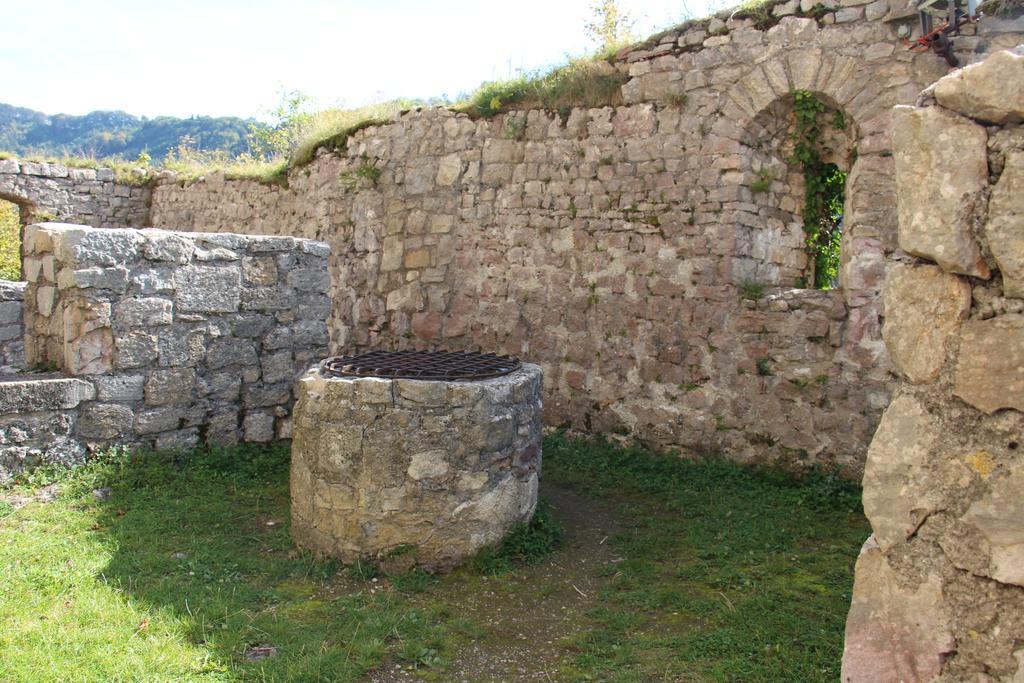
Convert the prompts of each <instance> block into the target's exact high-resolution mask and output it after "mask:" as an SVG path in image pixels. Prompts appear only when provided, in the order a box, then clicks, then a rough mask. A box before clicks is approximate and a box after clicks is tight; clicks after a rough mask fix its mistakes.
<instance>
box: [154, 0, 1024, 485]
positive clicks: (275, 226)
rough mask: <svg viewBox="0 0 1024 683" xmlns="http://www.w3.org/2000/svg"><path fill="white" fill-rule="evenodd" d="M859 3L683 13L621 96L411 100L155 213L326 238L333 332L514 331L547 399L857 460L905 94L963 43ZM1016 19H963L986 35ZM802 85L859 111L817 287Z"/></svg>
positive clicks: (973, 40) (634, 69)
mask: <svg viewBox="0 0 1024 683" xmlns="http://www.w3.org/2000/svg"><path fill="white" fill-rule="evenodd" d="M895 4H896V3H894V8H893V9H895ZM900 4H901V8H902V3H900ZM843 5H844V7H843V8H841V9H839V10H838V11H836V12H834V13H830V14H828V15H826V16H825V17H822V18H821V19H820V21H815V20H814V19H811V18H802V17H796V16H785V17H783V18H782V19H781V21H779V23H777V24H776V25H774V26H772V27H771V28H768V29H767V30H759V29H758V28H756V27H755V26H754V22H753V21H752V20H750V19H731V20H729V21H722V20H718V19H716V20H714V21H712V22H710V23H708V22H704V23H700V24H695V25H692V26H690V27H689V28H687V29H685V30H681V31H677V32H674V33H672V34H666V36H665V37H664V38H662V39H661V41H660V42H658V43H657V44H656V45H653V44H652V45H651V46H649V49H648V48H644V49H639V50H635V51H633V52H631V53H629V54H626V55H623V56H622V57H621V60H620V61H619V63H618V67H617V68H619V69H620V70H621V71H623V72H624V73H625V74H626V75H627V76H628V80H627V81H626V83H625V85H624V86H623V88H622V94H623V98H624V100H625V104H624V105H622V106H618V107H606V108H599V109H572V110H568V111H563V112H545V111H529V112H513V113H509V114H506V115H503V116H499V117H496V118H495V119H492V120H477V121H474V120H471V119H470V118H468V117H466V116H464V115H456V114H454V113H452V112H449V111H446V110H437V109H435V110H426V111H417V112H410V113H408V114H406V115H404V116H402V117H401V118H400V119H399V120H397V121H396V122H395V123H393V124H389V125H384V126H378V127H373V128H369V129H366V130H363V131H360V132H359V133H357V134H356V135H355V136H353V137H352V138H351V139H350V140H349V141H348V145H347V149H346V150H345V151H343V152H326V151H325V152H321V153H320V154H319V155H318V156H317V158H316V159H315V160H314V162H313V163H311V164H309V165H308V166H305V167H303V168H299V169H294V170H293V171H292V172H291V173H290V175H289V178H288V181H289V183H288V187H287V188H284V187H279V186H265V185H261V184H259V183H256V182H253V181H237V180H236V181H228V180H225V179H224V178H223V177H221V176H217V175H214V176H211V177H209V178H206V179H205V180H202V181H199V182H192V183H174V182H164V183H162V184H159V185H158V186H157V187H156V188H155V190H154V195H153V208H152V219H153V223H154V224H155V225H158V226H160V225H165V226H175V227H182V228H185V229H195V230H228V231H245V232H253V233H257V234H279V233H285V234H294V235H298V236H304V237H312V238H315V239H323V240H325V241H327V242H329V243H330V244H331V246H332V256H331V259H332V260H331V269H332V274H333V278H334V282H335V289H334V295H333V305H334V308H333V311H332V317H331V322H330V327H331V335H332V346H333V349H334V350H336V351H337V350H340V349H343V348H345V349H351V348H366V347H371V346H373V347H376V346H385V347H405V346H425V345H431V344H433V345H443V346H445V347H448V348H473V349H475V348H477V347H483V348H485V349H488V350H496V351H501V352H507V353H513V354H516V355H519V356H522V357H523V358H526V359H528V360H531V361H533V362H537V363H538V364H540V365H541V366H542V367H543V368H544V375H545V411H546V419H547V421H548V422H549V423H552V424H559V423H563V422H571V423H572V424H573V425H574V426H576V427H578V428H587V429H594V430H600V431H614V432H628V433H630V434H632V435H633V436H634V437H636V438H638V439H639V440H641V441H643V442H645V443H647V444H649V445H651V446H654V447H658V448H684V449H689V450H701V451H715V452H720V453H723V454H725V455H727V456H728V457H731V458H734V459H737V460H741V461H755V460H757V461H783V462H786V463H789V464H792V465H794V466H806V465H811V464H827V465H830V466H836V467H838V468H840V469H842V470H844V471H845V472H847V473H848V474H851V475H857V474H858V473H859V471H860V467H861V466H862V463H863V457H864V452H865V450H866V446H867V443H868V441H869V439H870V436H871V434H872V432H873V431H874V428H875V426H876V425H877V421H878V417H879V415H880V413H881V410H882V409H883V408H884V407H885V405H886V404H887V403H888V400H889V394H890V391H891V380H892V373H891V365H890V363H889V360H888V356H887V354H886V351H885V346H884V344H883V342H882V339H881V336H880V327H881V300H880V295H879V287H880V283H881V282H882V279H883V277H884V275H885V271H886V267H887V265H886V264H887V257H888V255H889V254H891V253H892V252H893V251H894V250H895V249H896V248H897V239H896V199H895V194H894V192H893V189H892V175H893V158H892V152H891V143H890V113H889V112H890V109H891V107H892V106H893V105H896V104H900V103H911V102H913V101H914V100H915V98H916V97H917V94H918V93H919V92H920V90H921V89H922V88H923V87H925V86H926V85H927V84H928V83H931V82H933V81H934V80H935V79H936V78H938V77H939V76H941V75H942V74H944V73H945V72H946V70H947V67H946V65H945V62H944V61H943V60H941V59H940V58H938V57H936V56H935V55H932V54H913V53H910V52H908V51H906V50H905V49H903V48H902V47H901V46H900V45H899V43H898V40H897V37H896V31H897V28H898V26H899V25H901V23H902V24H903V25H908V26H909V25H912V24H913V23H914V21H915V19H914V17H913V15H908V16H906V17H905V18H904V19H896V20H894V21H886V20H885V19H886V18H890V19H891V18H892V16H890V15H892V14H893V12H890V11H889V10H890V8H889V6H888V4H887V3H886V2H885V1H884V0H880V1H879V2H874V3H871V4H868V3H858V2H844V3H843ZM775 11H776V12H777V13H779V14H786V13H793V12H795V11H797V5H796V3H789V4H788V5H786V6H783V5H779V6H776V8H775ZM715 22H717V24H716V23H715ZM990 26H992V25H990ZM983 30H987V29H983ZM1020 40H1021V37H1020V36H1019V35H1017V36H1011V35H1003V34H998V33H994V34H992V35H988V36H976V37H965V38H962V39H960V40H959V41H958V45H959V46H960V47H961V48H962V50H961V58H962V59H964V60H971V59H974V58H975V56H974V52H975V51H978V52H984V51H986V50H991V49H995V48H997V47H998V46H999V45H1002V44H1016V42H1019V41H1020ZM795 90H809V91H811V92H813V93H814V94H815V95H816V96H817V97H818V98H819V99H820V100H822V101H823V102H824V103H825V104H826V105H827V106H828V107H829V113H830V114H835V113H837V112H838V114H839V118H838V119H837V120H839V119H841V120H842V121H843V122H844V125H843V126H842V130H839V128H840V127H839V126H836V127H835V130H832V131H831V132H830V135H829V136H827V137H828V141H827V142H828V144H831V145H832V146H833V147H834V149H831V150H828V154H829V155H830V159H831V160H833V161H834V162H835V163H837V165H839V166H840V167H841V168H844V169H845V170H848V171H849V173H850V175H849V179H848V182H847V199H846V214H845V217H844V240H843V254H842V258H843V266H842V272H841V288H840V289H839V290H838V291H833V292H821V291H814V290H806V289H799V288H798V286H799V285H800V284H801V280H802V279H803V280H805V279H806V277H805V275H806V265H807V255H806V253H805V249H804V246H803V245H804V234H803V230H802V221H801V219H800V213H801V207H802V204H803V178H802V175H801V173H800V172H799V170H798V169H794V168H793V167H792V165H791V164H790V163H789V159H788V156H789V151H788V150H790V149H791V147H789V148H788V147H787V142H788V140H789V135H790V133H791V132H792V124H793V111H792V108H793V102H792V93H793V92H794V91H795ZM371 166H372V167H375V168H376V169H378V170H379V178H378V179H377V180H375V181H374V180H372V179H371V178H373V177H374V176H375V175H377V172H368V170H369V169H368V168H367V167H371ZM766 177H767V178H769V179H770V185H769V187H768V188H767V190H766V191H756V192H755V191H754V190H753V189H752V186H753V185H754V184H755V183H756V182H757V181H758V180H763V179H764V178H766ZM758 288H764V289H765V291H766V292H767V294H768V296H766V297H762V298H760V299H756V296H755V295H752V294H750V293H751V292H756V291H757V289H758ZM744 293H746V294H747V295H748V296H755V299H756V300H755V299H750V298H748V299H745V298H744V296H743V295H744Z"/></svg>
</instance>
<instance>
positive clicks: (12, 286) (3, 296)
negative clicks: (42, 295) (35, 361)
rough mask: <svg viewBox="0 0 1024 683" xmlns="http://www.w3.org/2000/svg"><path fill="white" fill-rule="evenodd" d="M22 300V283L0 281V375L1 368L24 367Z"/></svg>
mask: <svg viewBox="0 0 1024 683" xmlns="http://www.w3.org/2000/svg"><path fill="white" fill-rule="evenodd" d="M24 298H25V283H24V282H6V281H3V280H0V374H3V373H4V370H3V369H2V367H7V368H11V369H17V368H22V367H24V365H25V340H24V335H25V325H24V322H23V320H22V301H23V300H24Z"/></svg>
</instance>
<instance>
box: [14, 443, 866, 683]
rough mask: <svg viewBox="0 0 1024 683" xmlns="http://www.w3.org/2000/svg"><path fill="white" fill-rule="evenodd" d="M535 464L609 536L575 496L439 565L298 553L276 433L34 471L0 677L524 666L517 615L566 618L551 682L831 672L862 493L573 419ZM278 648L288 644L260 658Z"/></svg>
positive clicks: (18, 494)
mask: <svg viewBox="0 0 1024 683" xmlns="http://www.w3.org/2000/svg"><path fill="white" fill-rule="evenodd" d="M544 459H545V461H544V470H545V475H544V476H545V483H544V486H551V485H553V484H556V485H558V486H561V487H566V488H567V489H568V490H572V491H576V492H577V493H576V494H575V495H577V496H579V497H580V500H583V501H591V502H588V503H586V505H589V506H595V507H594V509H595V510H596V509H600V510H602V511H604V512H602V514H611V515H614V518H615V520H616V521H615V528H614V530H612V531H610V532H609V535H608V537H607V538H600V537H599V538H597V539H596V540H595V541H594V542H593V543H592V544H588V545H586V546H583V547H581V546H580V545H579V544H578V539H577V541H573V540H572V539H573V538H574V536H573V534H574V529H573V528H571V527H566V528H565V535H566V544H565V546H563V547H559V546H558V545H557V544H558V542H559V541H560V540H561V537H562V532H561V530H560V529H559V527H560V526H562V525H561V524H560V522H559V519H558V516H559V515H561V514H566V511H565V509H564V508H562V507H555V508H553V509H545V512H544V514H543V516H542V519H541V520H540V521H539V522H538V523H536V524H534V525H531V527H530V528H526V527H524V528H522V529H520V530H519V531H518V532H517V533H516V534H514V535H513V537H512V538H511V539H510V541H509V542H508V543H507V544H505V545H504V546H503V547H501V548H499V549H498V550H497V552H491V554H489V555H487V554H485V555H483V556H482V557H481V559H480V561H479V562H477V563H469V564H468V565H467V566H465V567H463V568H462V569H460V570H458V571H456V572H455V573H454V574H452V575H449V576H444V577H431V576H429V575H426V574H424V573H422V572H409V573H406V574H400V575H388V574H385V573H384V572H382V571H381V570H380V569H378V568H376V567H374V566H373V565H361V566H358V567H356V566H353V567H350V568H347V569H346V568H344V567H342V566H340V565H339V564H338V563H336V562H334V561H332V560H328V559H317V558H315V557H313V556H311V555H309V554H306V553H303V552H299V551H297V550H295V549H294V547H293V546H292V544H291V539H290V534H289V529H288V520H289V499H288V451H287V449H286V448H281V447H272V448H251V447H246V448H236V449H230V450H213V451H200V452H197V453H195V454H192V455H191V456H190V457H189V458H188V459H187V460H183V459H181V458H180V457H175V456H173V455H170V454H148V455H146V456H144V457H141V458H138V457H137V458H130V457H129V456H127V455H126V454H123V453H117V452H114V453H109V454H107V455H105V456H103V457H102V458H101V459H99V460H98V461H96V462H94V463H93V464H91V465H88V466H86V467H84V468H83V469H80V470H78V471H77V472H76V473H74V474H71V475H69V474H66V473H54V472H48V471H41V472H39V473H37V474H35V475H33V476H32V477H31V478H29V479H27V480H26V481H25V482H23V483H22V484H21V485H19V486H17V487H15V488H13V489H8V490H6V491H5V490H3V489H0V538H3V539H4V541H3V542H2V543H0V624H3V626H4V627H3V628H2V629H0V652H3V656H2V657H0V680H3V681H11V682H12V683H17V682H19V681H26V682H28V681H32V682H35V681H40V680H52V681H58V680H76V681H78V680H80V681H108V680H175V681H179V680H180V681H237V680H261V681H262V680H266V681H271V680H275V681H316V680H331V681H356V680H366V676H367V674H368V673H369V672H371V671H375V670H376V671H382V672H384V673H385V674H387V673H388V672H390V671H392V670H394V669H395V668H396V667H401V669H402V670H403V674H402V675H403V676H413V677H416V678H422V679H425V680H459V679H466V680H485V679H489V678H488V677H486V676H476V675H474V673H473V672H472V671H471V670H470V671H466V670H465V669H462V668H460V664H459V656H460V653H461V652H463V651H464V650H466V649H467V648H472V649H473V651H474V652H477V653H483V656H485V657H487V656H490V657H494V658H496V659H498V661H507V659H505V658H508V657H510V656H515V657H519V658H520V660H519V661H517V662H512V663H510V664H509V666H510V667H513V666H515V665H516V664H518V663H521V662H526V663H529V662H531V661H533V660H535V659H536V657H535V653H534V651H533V650H531V648H532V647H534V646H535V645H537V646H540V645H544V643H540V644H535V643H532V642H531V640H530V639H529V638H527V639H525V640H515V646H516V647H515V648H514V649H513V650H510V649H509V645H510V640H509V638H510V636H509V635H508V632H506V631H503V630H502V628H503V627H504V625H506V624H507V623H508V619H507V617H508V615H509V614H510V613H511V612H514V611H515V610H520V612H519V613H520V614H521V613H522V610H523V609H524V608H525V610H526V612H527V614H529V615H532V616H531V618H535V619H536V620H537V623H538V624H543V625H544V626H545V627H548V626H549V625H550V624H551V623H558V624H563V625H564V629H565V630H564V631H559V632H549V633H548V635H547V639H550V640H551V643H550V644H548V645H547V647H548V650H546V651H545V652H546V653H548V654H549V655H550V653H551V652H552V651H554V652H555V653H556V654H557V657H556V661H554V662H553V663H551V664H550V667H551V668H549V669H547V670H546V672H547V673H548V674H549V678H543V677H541V678H540V680H548V679H550V680H559V681H583V680H601V681H611V680H621V681H634V680H636V681H639V680H700V681H730V680H742V681H779V680H799V681H834V680H836V678H837V677H838V672H839V662H840V657H841V653H842V643H843V639H842V634H843V622H844V620H845V615H846V611H847V609H848V607H849V599H850V588H851V585H852V577H853V573H852V570H853V562H854V560H855V558H856V556H857V552H858V549H859V546H860V544H861V542H862V541H863V539H864V538H865V537H866V536H867V534H868V533H869V529H868V527H867V524H866V523H865V520H864V518H863V516H862V515H861V514H860V512H859V492H858V490H857V488H856V487H855V486H853V485H851V484H847V483H843V482H840V481H838V480H835V479H833V478H830V477H827V476H820V475H819V476H811V477H807V478H805V479H804V480H801V481H796V480H793V479H791V478H789V477H787V476H785V475H782V474H780V473H778V472H771V471H767V472H762V471H756V470H752V469H745V468H743V467H740V466H737V465H733V464H730V463H727V462H723V461H705V462H685V461H680V460H678V459H676V458H673V457H659V456H654V455H651V454H650V453H648V452H645V451H642V450H639V449H628V450H625V449H622V448H619V447H616V446H613V445H610V444H608V443H605V442H602V441H587V440H576V439H570V438H566V437H565V436H561V435H553V436H551V437H549V438H547V439H546V440H545V444H544ZM54 481H55V482H56V485H57V487H59V489H58V491H57V494H56V498H55V499H52V500H49V499H50V498H52V495H53V492H54V490H53V489H52V488H45V487H46V486H47V485H49V484H51V482H54ZM542 489H543V487H542ZM94 490H98V491H100V492H102V493H103V495H101V496H96V495H94V494H93V491H94ZM47 493H49V494H50V495H49V496H47V495H45V494H47ZM542 495H544V494H543V490H542ZM25 501H29V502H28V503H27V504H24V505H23V503H24V502H25ZM588 512H589V509H585V510H584V511H583V514H586V513H588ZM599 548H604V549H605V550H604V551H603V552H605V553H608V554H607V555H605V556H604V559H603V560H599V561H597V560H595V561H589V560H588V561H587V562H586V563H584V564H583V565H582V567H583V568H582V569H579V568H577V569H571V567H572V566H573V561H574V559H575V556H576V555H578V554H579V553H596V552H597V549H599ZM552 552H553V554H552ZM594 557H598V558H599V557H600V555H595V556H594ZM567 567H569V568H570V569H568V570H567ZM567 571H570V572H577V574H570V575H569V576H568V577H567V575H566V572H567ZM580 572H582V574H580ZM567 579H568V581H569V583H568V584H567V583H566V581H567ZM584 581H585V582H586V583H584ZM588 585H590V586H595V587H594V588H587V592H586V594H585V595H584V594H583V593H582V591H577V590H575V589H574V588H573V586H576V587H579V586H588ZM552 601H555V602H556V603H557V604H560V605H561V606H558V607H551V603H552ZM549 611H550V613H549ZM513 628H527V627H526V626H519V627H513ZM511 637H512V638H513V639H514V638H515V636H514V635H513V636H511ZM266 646H269V647H272V648H275V649H274V653H275V655H276V656H273V657H269V658H266V659H258V658H256V657H255V656H254V653H259V652H265V650H260V649H259V648H262V647H266ZM510 653H518V654H510ZM461 666H465V665H464V664H463V665H461ZM509 670H511V671H514V670H515V669H514V668H512V669H509ZM385 678H387V675H385ZM389 680H390V679H389Z"/></svg>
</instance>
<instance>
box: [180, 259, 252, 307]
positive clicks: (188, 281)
mask: <svg viewBox="0 0 1024 683" xmlns="http://www.w3.org/2000/svg"><path fill="white" fill-rule="evenodd" d="M241 279H242V278H241V273H240V272H239V270H238V268H233V267H226V266H225V267H221V266H188V267H185V268H182V269H180V270H178V271H177V272H175V274H174V286H175V296H174V303H175V305H176V306H177V307H178V309H179V310H181V311H195V312H197V313H226V312H230V311H237V310H238V306H239V303H240V301H241Z"/></svg>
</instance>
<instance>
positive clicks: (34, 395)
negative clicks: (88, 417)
mask: <svg viewBox="0 0 1024 683" xmlns="http://www.w3.org/2000/svg"><path fill="white" fill-rule="evenodd" d="M95 397H96V391H95V389H94V388H93V386H92V384H90V383H89V382H86V381H83V380H80V379H42V380H39V379H37V380H25V381H15V382H10V381H8V382H0V415H6V414H10V413H31V412H35V411H40V410H48V411H54V410H68V409H71V408H76V407H78V404H80V403H81V402H82V401H89V400H92V399H93V398H95Z"/></svg>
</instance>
